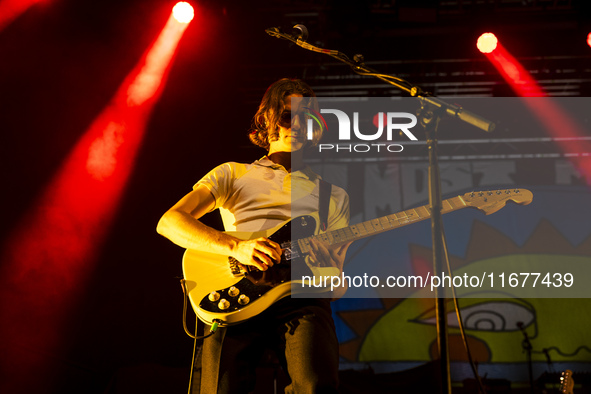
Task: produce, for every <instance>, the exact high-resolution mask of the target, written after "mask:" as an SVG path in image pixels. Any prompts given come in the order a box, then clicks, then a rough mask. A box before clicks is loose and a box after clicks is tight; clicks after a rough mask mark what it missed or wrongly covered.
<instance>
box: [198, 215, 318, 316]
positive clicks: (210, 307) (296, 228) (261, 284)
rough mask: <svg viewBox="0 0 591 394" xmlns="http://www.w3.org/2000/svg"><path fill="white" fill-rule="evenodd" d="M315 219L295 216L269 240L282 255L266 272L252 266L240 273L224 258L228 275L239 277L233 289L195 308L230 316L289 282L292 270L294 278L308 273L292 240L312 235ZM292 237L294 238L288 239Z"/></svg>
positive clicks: (233, 262)
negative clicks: (296, 273) (277, 247)
mask: <svg viewBox="0 0 591 394" xmlns="http://www.w3.org/2000/svg"><path fill="white" fill-rule="evenodd" d="M315 228H316V220H315V219H314V218H313V217H312V216H309V215H306V216H301V217H298V218H297V219H296V220H293V221H291V222H289V223H287V224H285V225H284V226H283V227H281V228H280V229H279V230H277V231H276V232H275V233H273V234H272V235H271V236H270V237H269V239H270V240H272V241H275V242H277V243H278V244H279V245H281V249H283V253H282V255H281V262H279V263H275V264H274V265H273V266H272V267H270V268H269V269H267V270H266V271H260V270H258V269H256V268H254V267H252V266H249V267H248V268H249V270H247V271H244V270H243V269H240V268H239V265H238V262H237V260H235V259H233V258H231V257H230V258H228V265H229V268H230V269H231V271H232V274H233V275H234V276H237V277H242V279H240V281H239V282H238V283H236V284H234V285H233V286H230V287H226V288H223V289H219V290H216V291H214V292H212V293H210V294H209V295H207V296H206V297H203V298H202V299H201V302H200V303H199V308H201V309H203V310H205V311H207V312H212V313H224V314H227V313H230V312H235V311H238V310H240V309H241V308H244V307H245V306H247V305H250V304H252V303H253V302H255V301H257V300H258V299H260V298H261V297H262V296H264V295H265V294H266V293H267V292H269V291H270V290H271V289H273V288H275V287H277V286H279V285H282V284H285V283H289V282H290V281H291V276H292V267H293V268H294V269H297V270H298V275H300V274H302V275H305V274H308V273H309V269H308V268H307V266H306V264H305V263H303V261H301V257H302V256H300V253H299V251H298V250H296V249H297V247H296V245H295V244H292V239H301V238H305V237H309V236H311V235H314V231H315ZM292 234H294V237H293V238H292Z"/></svg>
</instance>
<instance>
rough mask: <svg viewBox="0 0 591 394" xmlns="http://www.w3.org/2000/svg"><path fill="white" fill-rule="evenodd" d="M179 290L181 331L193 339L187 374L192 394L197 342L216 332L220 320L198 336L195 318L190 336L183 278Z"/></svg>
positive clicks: (197, 323)
mask: <svg viewBox="0 0 591 394" xmlns="http://www.w3.org/2000/svg"><path fill="white" fill-rule="evenodd" d="M181 288H182V289H183V329H184V330H185V333H186V334H187V335H188V336H189V337H191V338H193V355H192V356H191V372H190V374H189V391H188V394H191V393H192V388H193V371H194V370H195V360H196V359H197V341H199V340H203V339H205V338H207V337H210V336H212V335H213V334H215V332H216V331H217V329H218V327H219V325H220V323H221V320H218V319H214V320H213V324H212V325H211V327H210V329H209V334H207V335H201V336H198V335H197V334H198V333H199V319H198V318H197V317H195V334H194V335H193V334H191V332H189V329H188V328H187V299H188V298H189V295H188V292H187V287H186V280H185V279H184V278H183V279H181ZM201 349H202V347H200V348H199V352H201Z"/></svg>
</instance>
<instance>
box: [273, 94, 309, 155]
mask: <svg viewBox="0 0 591 394" xmlns="http://www.w3.org/2000/svg"><path fill="white" fill-rule="evenodd" d="M292 97H302V95H301V94H293V95H290V96H287V97H286V98H285V109H284V110H283V113H282V114H281V117H280V120H279V124H278V125H277V127H278V128H279V132H278V135H277V139H276V140H273V141H269V154H272V153H275V152H295V151H297V150H300V149H302V148H303V147H304V144H305V143H306V136H305V130H304V125H303V124H302V123H301V122H302V121H303V116H301V115H296V116H295V117H294V118H293V119H292V117H291V114H292V112H293V113H296V114H297V113H300V111H299V110H300V108H299V107H300V106H303V100H294V105H295V106H296V107H294V108H292V107H291V104H292V103H291V98H292ZM292 110H293V111H292Z"/></svg>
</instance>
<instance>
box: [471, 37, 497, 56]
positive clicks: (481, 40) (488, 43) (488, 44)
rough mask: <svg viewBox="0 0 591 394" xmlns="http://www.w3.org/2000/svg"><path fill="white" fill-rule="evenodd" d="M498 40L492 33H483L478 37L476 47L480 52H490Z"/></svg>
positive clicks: (495, 46)
mask: <svg viewBox="0 0 591 394" xmlns="http://www.w3.org/2000/svg"><path fill="white" fill-rule="evenodd" d="M498 42H499V40H497V37H496V36H495V35H494V34H493V33H484V34H482V35H481V36H480V37H478V41H477V42H476V47H477V48H478V50H479V51H480V52H482V53H491V52H492V51H494V50H495V49H496V48H497V44H498Z"/></svg>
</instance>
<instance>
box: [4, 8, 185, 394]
mask: <svg viewBox="0 0 591 394" xmlns="http://www.w3.org/2000/svg"><path fill="white" fill-rule="evenodd" d="M186 27H187V24H186V23H179V22H178V21H176V20H175V19H174V18H173V17H172V14H171V16H170V18H169V20H168V22H167V24H166V26H165V27H164V29H163V30H162V31H161V33H160V35H159V36H158V38H157V39H156V41H155V42H154V43H153V45H152V46H151V48H149V50H148V51H147V52H146V53H145V55H144V56H143V58H142V60H141V61H140V62H139V63H138V65H137V66H136V67H135V68H134V70H132V72H131V73H130V74H129V75H128V77H127V78H126V80H125V81H124V82H123V84H122V85H121V86H120V88H119V89H118V91H117V92H116V94H115V95H114V97H113V99H112V100H111V102H110V103H109V105H108V106H107V107H106V108H105V109H104V110H103V112H102V113H101V114H100V115H99V116H98V117H97V118H96V119H95V120H94V122H93V123H92V124H91V126H90V127H89V128H88V130H87V131H86V132H85V133H84V134H83V136H82V138H81V139H80V140H79V141H78V143H77V144H76V146H75V147H74V148H73V150H72V152H71V154H70V155H69V157H67V158H66V159H65V161H64V163H63V164H62V166H61V168H60V169H59V171H58V172H57V173H56V175H55V176H54V178H53V180H52V181H51V182H50V183H49V186H48V187H47V188H46V190H45V191H44V192H43V193H42V195H41V196H40V198H38V199H37V200H36V202H35V204H33V206H32V207H31V209H30V211H29V213H28V214H27V215H25V217H24V218H23V219H22V220H21V222H20V224H19V225H18V226H17V228H16V229H15V230H14V231H13V233H12V234H11V236H10V237H9V238H8V240H7V242H6V243H5V244H4V245H3V249H2V253H1V254H0V256H1V257H2V261H3V264H2V266H1V267H0V321H1V322H2V324H1V325H0V337H1V338H3V340H2V342H3V344H2V349H1V351H0V392H3V393H30V392H44V391H47V390H49V391H51V389H50V387H51V382H52V378H54V377H55V376H56V375H58V372H59V366H60V363H59V362H56V360H59V359H60V358H61V355H60V349H61V347H62V344H63V342H64V339H65V338H63V335H64V334H63V333H64V332H65V324H66V318H67V315H68V313H70V312H71V311H72V309H73V308H74V307H75V306H77V302H78V301H77V300H78V299H81V298H82V297H81V296H82V295H83V290H84V286H85V284H86V283H87V279H88V277H89V276H90V275H91V274H92V272H93V269H94V266H95V264H96V259H97V255H98V252H99V250H100V247H101V245H102V243H103V241H104V239H105V237H106V235H107V233H108V230H109V228H110V226H111V224H112V222H113V219H114V216H115V213H116V211H117V207H118V204H119V200H120V198H121V196H122V194H123V191H124V188H125V184H126V182H127V180H128V178H129V175H130V174H131V172H132V169H133V164H134V160H135V157H136V154H137V151H138V148H139V146H140V143H141V141H142V137H143V134H144V130H145V126H146V123H147V121H148V118H149V115H150V112H151V110H152V108H153V105H154V103H155V102H156V101H157V99H158V97H159V95H160V92H161V91H162V88H163V85H164V83H165V80H166V75H167V72H168V70H169V67H170V64H171V61H172V58H173V55H174V53H175V51H176V47H177V44H178V42H179V40H180V38H181V36H182V35H183V32H184V31H185V29H186ZM62 363H63V362H62ZM62 368H63V365H62Z"/></svg>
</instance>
